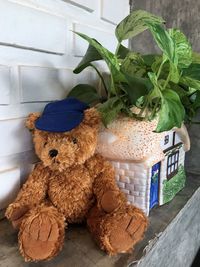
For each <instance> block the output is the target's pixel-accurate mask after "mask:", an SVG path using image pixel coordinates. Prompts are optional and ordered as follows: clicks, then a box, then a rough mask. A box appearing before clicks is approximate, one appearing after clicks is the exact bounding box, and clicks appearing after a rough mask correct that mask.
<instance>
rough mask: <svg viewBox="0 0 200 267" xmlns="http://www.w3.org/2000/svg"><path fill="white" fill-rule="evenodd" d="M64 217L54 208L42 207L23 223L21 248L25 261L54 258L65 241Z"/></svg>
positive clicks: (20, 233)
mask: <svg viewBox="0 0 200 267" xmlns="http://www.w3.org/2000/svg"><path fill="white" fill-rule="evenodd" d="M64 231H65V223H64V217H63V216H62V215H61V214H60V213H59V212H58V211H57V209H56V208H54V207H47V206H40V207H37V208H35V209H33V210H31V211H30V214H29V216H28V217H27V218H26V219H25V220H23V221H22V224H21V226H20V231H19V236H18V237H19V247H20V252H21V254H22V256H23V257H24V258H25V261H40V260H47V259H51V258H53V257H54V256H55V255H56V254H57V253H58V252H59V251H60V250H61V248H62V245H63V241H64Z"/></svg>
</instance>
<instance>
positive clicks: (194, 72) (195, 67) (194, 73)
mask: <svg viewBox="0 0 200 267" xmlns="http://www.w3.org/2000/svg"><path fill="white" fill-rule="evenodd" d="M182 75H183V76H187V77H190V78H192V79H195V80H198V81H200V64H198V63H192V64H191V65H190V66H189V67H188V68H187V69H184V70H183V74H182Z"/></svg>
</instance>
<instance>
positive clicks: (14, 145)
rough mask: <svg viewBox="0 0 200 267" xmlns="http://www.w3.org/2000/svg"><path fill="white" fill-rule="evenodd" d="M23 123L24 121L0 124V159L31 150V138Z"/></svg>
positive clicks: (16, 120) (15, 120)
mask: <svg viewBox="0 0 200 267" xmlns="http://www.w3.org/2000/svg"><path fill="white" fill-rule="evenodd" d="M24 123H25V119H14V120H4V121H1V122H0V133H1V138H0V147H1V149H0V157H2V156H8V155H12V154H17V153H21V152H24V151H29V150H32V148H33V145H32V136H31V134H30V132H29V131H28V130H27V129H26V128H25V126H24Z"/></svg>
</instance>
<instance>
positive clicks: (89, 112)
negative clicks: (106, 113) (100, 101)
mask: <svg viewBox="0 0 200 267" xmlns="http://www.w3.org/2000/svg"><path fill="white" fill-rule="evenodd" d="M100 122H101V117H100V113H99V112H98V111H97V110H96V109H95V108H90V109H86V110H85V111H84V119H83V123H85V124H87V125H89V126H91V127H95V128H99V125H100Z"/></svg>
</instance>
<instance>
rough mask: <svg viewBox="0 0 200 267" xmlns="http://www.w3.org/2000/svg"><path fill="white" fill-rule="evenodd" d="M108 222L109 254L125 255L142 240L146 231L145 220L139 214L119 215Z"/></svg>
mask: <svg viewBox="0 0 200 267" xmlns="http://www.w3.org/2000/svg"><path fill="white" fill-rule="evenodd" d="M112 219H114V220H113V222H110V226H111V227H110V229H111V230H110V233H109V235H108V236H107V242H106V243H107V246H106V247H107V248H106V250H107V251H108V253H109V254H111V255H113V254H116V253H125V252H129V251H131V250H132V249H133V247H134V245H135V244H136V243H137V242H138V241H140V240H142V238H143V236H144V233H145V231H146V229H147V219H146V217H145V216H144V215H143V213H142V212H141V213H140V212H135V213H134V214H129V213H126V214H121V215H120V214H119V215H117V216H116V217H114V218H112Z"/></svg>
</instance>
